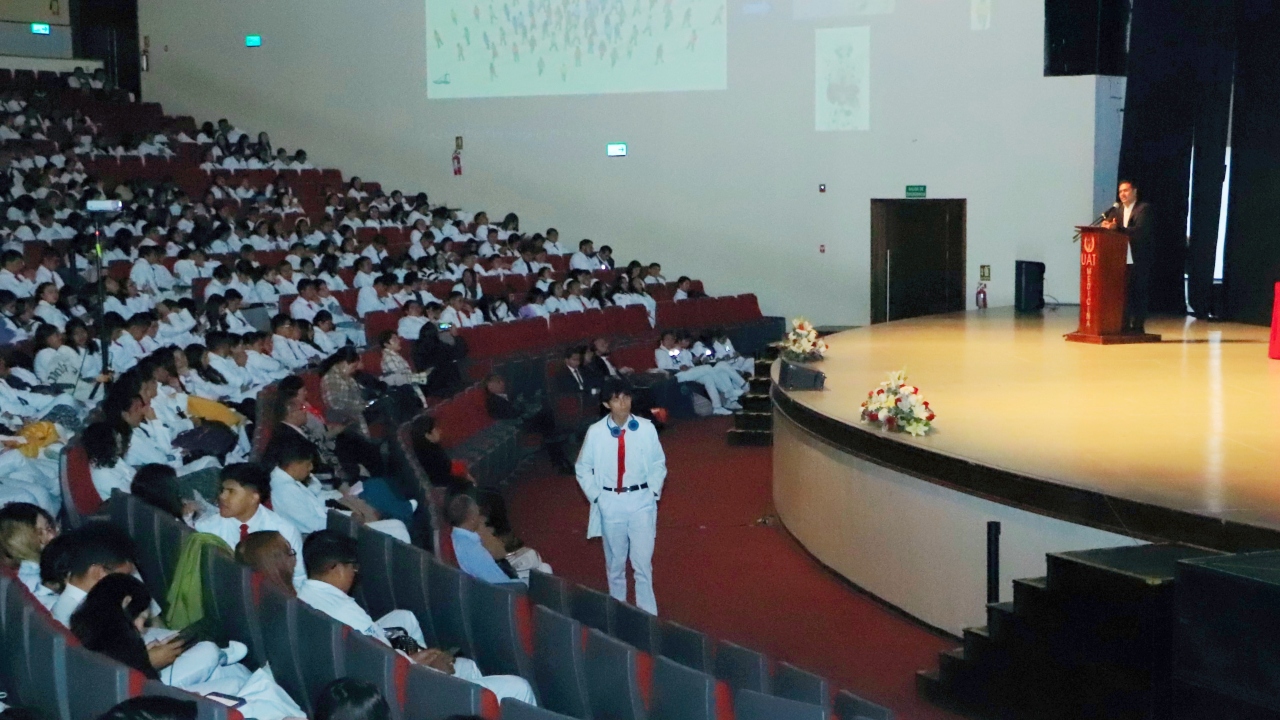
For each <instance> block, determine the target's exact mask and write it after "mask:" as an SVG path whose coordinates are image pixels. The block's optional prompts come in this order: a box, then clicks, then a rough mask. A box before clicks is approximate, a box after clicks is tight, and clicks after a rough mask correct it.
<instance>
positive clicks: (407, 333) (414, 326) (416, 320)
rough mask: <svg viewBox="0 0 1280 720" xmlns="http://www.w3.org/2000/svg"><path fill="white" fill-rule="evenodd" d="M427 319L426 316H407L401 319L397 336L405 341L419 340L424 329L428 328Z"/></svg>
mask: <svg viewBox="0 0 1280 720" xmlns="http://www.w3.org/2000/svg"><path fill="white" fill-rule="evenodd" d="M426 325H427V318H426V316H425V315H419V316H417V317H414V316H412V315H405V316H404V317H402V318H400V323H399V324H398V325H397V326H396V334H397V335H399V336H400V337H402V338H404V339H405V340H417V339H418V337H419V336H420V335H421V334H422V328H424V327H426Z"/></svg>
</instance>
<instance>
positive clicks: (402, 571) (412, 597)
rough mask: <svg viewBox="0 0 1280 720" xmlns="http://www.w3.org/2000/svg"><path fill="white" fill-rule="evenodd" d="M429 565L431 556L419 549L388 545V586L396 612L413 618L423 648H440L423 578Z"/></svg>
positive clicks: (401, 544)
mask: <svg viewBox="0 0 1280 720" xmlns="http://www.w3.org/2000/svg"><path fill="white" fill-rule="evenodd" d="M431 562H432V560H431V554H430V553H428V552H426V551H425V550H422V549H421V548H417V547H414V546H412V545H406V544H405V543H402V542H393V543H392V544H391V582H392V585H393V586H394V588H395V598H396V609H398V610H408V611H409V612H411V613H413V614H414V615H415V616H417V618H418V624H419V625H420V626H421V627H422V636H423V637H424V638H425V639H426V641H427V645H429V646H430V647H440V642H439V641H437V640H436V628H435V625H434V624H433V623H432V621H431V589H430V581H429V580H428V578H427V573H429V572H431Z"/></svg>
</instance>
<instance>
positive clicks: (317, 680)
mask: <svg viewBox="0 0 1280 720" xmlns="http://www.w3.org/2000/svg"><path fill="white" fill-rule="evenodd" d="M294 603H295V605H296V606H297V608H296V616H295V617H296V618H297V621H296V625H295V627H296V635H294V643H295V645H296V646H297V648H298V666H299V668H300V669H301V670H302V681H303V683H304V686H305V691H306V693H307V697H308V698H314V697H315V696H316V693H318V692H320V690H322V689H323V688H324V686H325V685H328V684H329V683H331V682H333V681H334V680H337V679H338V678H340V677H345V676H346V674H347V672H346V663H345V661H344V659H345V657H346V655H345V645H344V643H343V637H344V636H345V635H346V634H347V633H354V632H355V631H354V630H352V629H351V628H348V627H347V626H346V625H343V624H342V623H340V622H338V621H337V620H334V619H333V618H331V617H329V616H328V615H325V614H324V613H322V612H320V611H319V610H315V609H312V608H311V606H309V605H307V604H306V603H303V602H298V601H294ZM264 617H265V616H264ZM290 694H292V693H290ZM299 704H301V703H299ZM303 708H304V709H305V708H306V705H303Z"/></svg>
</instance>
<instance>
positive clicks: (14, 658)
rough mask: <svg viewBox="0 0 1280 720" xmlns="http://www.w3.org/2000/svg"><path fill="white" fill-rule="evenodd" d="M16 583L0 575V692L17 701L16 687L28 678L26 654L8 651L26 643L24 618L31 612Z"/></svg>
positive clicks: (22, 591)
mask: <svg viewBox="0 0 1280 720" xmlns="http://www.w3.org/2000/svg"><path fill="white" fill-rule="evenodd" d="M23 593H24V590H23V588H21V587H19V586H18V585H17V582H16V581H14V580H10V579H9V578H7V577H5V576H4V575H0V647H2V648H5V649H6V651H4V652H0V692H4V693H7V694H8V696H9V697H14V698H16V697H17V695H18V686H19V684H20V683H21V679H22V677H23V676H25V675H26V674H27V656H26V653H25V652H20V651H16V650H15V651H12V652H10V651H8V648H21V647H23V644H24V643H25V642H26V632H27V631H26V624H25V623H26V616H27V615H28V614H29V613H31V612H32V610H31V607H30V606H29V605H28V604H27V601H26V599H25V598H24V595H23Z"/></svg>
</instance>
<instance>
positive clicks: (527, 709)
mask: <svg viewBox="0 0 1280 720" xmlns="http://www.w3.org/2000/svg"><path fill="white" fill-rule="evenodd" d="M502 720H577V719H576V718H574V716H572V715H561V714H560V713H558V712H552V711H550V710H547V709H546V708H540V707H534V706H532V705H529V704H527V703H522V702H520V701H519V700H513V699H512V698H507V699H506V700H503V701H502Z"/></svg>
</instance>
